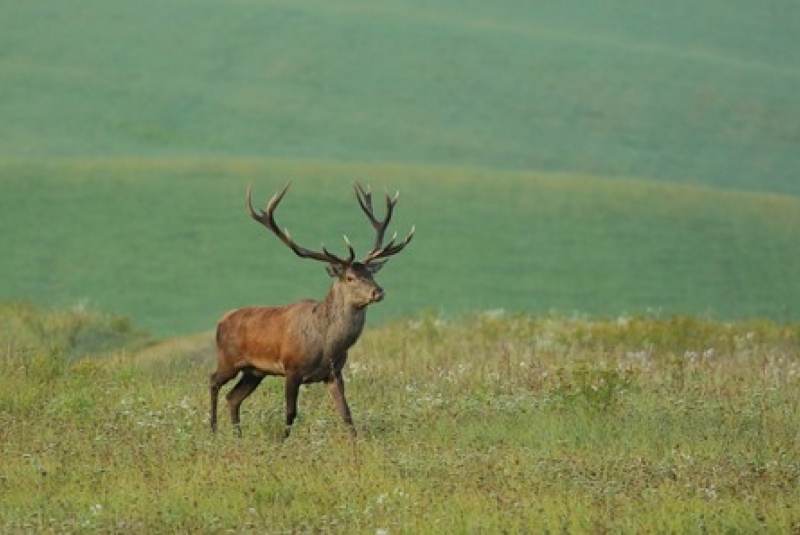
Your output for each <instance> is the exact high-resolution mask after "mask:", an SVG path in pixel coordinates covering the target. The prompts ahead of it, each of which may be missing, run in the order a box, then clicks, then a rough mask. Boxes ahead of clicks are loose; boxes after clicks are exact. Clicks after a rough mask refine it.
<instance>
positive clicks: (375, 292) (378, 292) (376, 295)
mask: <svg viewBox="0 0 800 535" xmlns="http://www.w3.org/2000/svg"><path fill="white" fill-rule="evenodd" d="M385 296H386V292H384V291H383V288H381V287H380V286H378V287H376V288H373V289H372V294H371V295H370V297H371V298H372V302H373V303H377V302H378V301H383V298H384V297H385Z"/></svg>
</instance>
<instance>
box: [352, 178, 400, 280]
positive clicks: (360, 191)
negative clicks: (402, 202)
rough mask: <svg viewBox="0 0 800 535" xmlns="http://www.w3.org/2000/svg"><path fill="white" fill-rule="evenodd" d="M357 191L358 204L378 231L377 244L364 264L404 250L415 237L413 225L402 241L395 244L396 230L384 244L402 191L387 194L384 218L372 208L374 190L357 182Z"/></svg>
mask: <svg viewBox="0 0 800 535" xmlns="http://www.w3.org/2000/svg"><path fill="white" fill-rule="evenodd" d="M355 191H356V199H358V204H359V205H360V206H361V209H362V210H363V211H364V213H365V214H366V216H367V219H369V222H370V223H372V227H373V228H374V229H375V232H376V233H377V236H376V238H375V246H374V247H373V248H372V251H370V252H369V253H367V255H366V256H365V257H364V260H363V261H362V262H363V263H364V264H368V263H370V262H372V261H374V260H377V259H379V258H387V257H389V256H392V255H394V254H397V253H399V252H400V251H402V250H403V248H404V247H405V246H406V245H408V242H410V241H411V238H413V237H414V228H413V227H412V229H411V232H409V234H408V236H406V238H405V239H404V240H403V241H402V242H401V243H399V244H397V245H395V241H396V240H397V233H396V232H395V233H394V235H393V236H392V239H391V240H389V243H387V244H386V245H383V237H384V234H385V233H386V228H387V227H388V226H389V222H390V221H391V220H392V215H393V214H394V207H395V204H397V200H398V199H399V198H400V192H399V191H398V192H395V194H394V196H391V195H389V194H388V193H387V194H386V216H385V217H384V218H383V220H379V219H378V218H377V217H375V210H374V209H373V208H372V192H371V190H370V189H369V186H367V188H366V189H365V188H364V187H363V186H362V185H361V184H359V183H358V182H356V183H355Z"/></svg>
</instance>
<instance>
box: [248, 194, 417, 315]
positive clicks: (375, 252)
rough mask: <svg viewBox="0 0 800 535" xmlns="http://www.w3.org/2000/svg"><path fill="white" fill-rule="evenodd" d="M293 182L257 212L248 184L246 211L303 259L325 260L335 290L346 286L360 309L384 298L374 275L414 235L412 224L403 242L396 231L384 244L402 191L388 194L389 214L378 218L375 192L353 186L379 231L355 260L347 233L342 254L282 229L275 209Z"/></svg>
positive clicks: (345, 289) (362, 206)
mask: <svg viewBox="0 0 800 535" xmlns="http://www.w3.org/2000/svg"><path fill="white" fill-rule="evenodd" d="M290 184H291V183H287V184H286V186H284V187H283V189H282V190H281V191H279V192H277V193H276V194H275V195H273V196H272V198H271V199H270V201H269V203H268V204H267V208H266V210H263V211H258V212H257V211H256V210H255V209H254V208H253V203H252V200H251V188H250V187H248V188H247V210H248V212H249V213H250V217H252V218H253V219H255V220H256V221H258V222H259V223H261V224H262V225H264V226H265V227H267V228H268V229H269V230H270V231H272V233H273V234H275V235H276V236H277V237H278V239H280V240H281V241H282V242H283V243H284V244H285V245H286V246H287V247H289V248H290V249H291V250H292V251H293V252H294V253H295V254H296V255H297V256H299V257H300V258H310V259H312V260H318V261H320V262H324V263H326V264H327V268H326V269H327V272H328V275H330V276H331V277H333V278H334V279H335V282H334V288H335V289H336V290H339V289H343V291H344V294H345V295H346V296H347V300H348V301H350V302H351V303H352V304H354V305H355V306H357V307H359V308H361V307H365V306H367V305H369V304H371V303H374V302H377V301H380V300H382V299H383V297H384V295H385V292H384V291H383V288H381V287H380V286H379V285H378V284H377V283H376V282H375V280H374V278H373V275H374V274H375V273H377V272H378V271H379V270H380V269H381V268H382V267H383V265H384V264H385V263H386V261H387V260H388V259H389V258H390V257H391V256H393V255H396V254H397V253H399V252H400V251H402V250H403V249H404V248H405V246H406V245H408V243H409V242H410V241H411V239H412V238H413V237H414V230H415V228H414V227H411V231H410V232H409V233H408V235H407V236H406V237H405V239H403V240H402V241H401V242H399V243H396V242H397V233H396V232H395V233H394V234H393V235H392V238H391V239H390V240H389V242H388V243H386V244H385V245H384V243H383V241H384V235H385V234H386V228H387V227H388V226H389V223H390V221H391V220H392V214H393V213H394V207H395V204H397V200H398V199H399V197H400V193H399V192H397V193H395V194H394V196H389V195H388V194H387V195H386V215H385V216H384V218H383V219H378V218H377V217H376V216H375V211H374V209H373V206H372V192H371V191H370V189H369V187H367V188H366V189H365V188H364V187H362V186H361V185H360V184H358V183H356V184H355V185H354V189H355V194H356V200H357V201H358V204H359V206H360V207H361V209H362V211H363V212H364V214H365V215H366V216H367V219H368V220H369V222H370V223H371V224H372V227H373V228H374V229H375V232H376V238H375V245H374V246H373V248H372V250H370V251H369V252H368V253H367V254H366V255H364V257H363V258H362V259H361V260H359V261H356V260H355V257H356V254H355V251H354V250H353V245H352V244H351V243H350V240H349V239H348V238H347V235H345V236H344V242H345V244H346V246H347V251H348V252H347V256H346V257H339V256H337V255H335V254H333V253H331V252H330V251H329V250H328V249H327V248H326V247H325V246H324V245H323V246H322V249H321V251H314V250H311V249H307V248H305V247H303V246H301V245H299V244H298V243H297V242H295V241H294V240H293V239H292V238H291V236H290V235H289V230H288V229H286V228H284V229H283V230H281V228H280V227H279V226H278V224H277V223H276V222H275V210H276V208H277V207H278V204H279V203H280V202H281V201H282V200H283V197H284V196H285V195H286V192H287V191H288V189H289V186H290Z"/></svg>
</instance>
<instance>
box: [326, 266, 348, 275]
mask: <svg viewBox="0 0 800 535" xmlns="http://www.w3.org/2000/svg"><path fill="white" fill-rule="evenodd" d="M325 271H327V272H328V275H330V276H331V277H340V276H341V275H342V274H343V273H344V266H340V265H339V264H328V265H327V266H325Z"/></svg>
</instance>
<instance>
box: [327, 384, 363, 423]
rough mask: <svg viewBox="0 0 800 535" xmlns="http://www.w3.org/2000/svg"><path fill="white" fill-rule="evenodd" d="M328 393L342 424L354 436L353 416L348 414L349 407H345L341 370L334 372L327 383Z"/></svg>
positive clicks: (345, 399) (345, 400)
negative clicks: (344, 424)
mask: <svg viewBox="0 0 800 535" xmlns="http://www.w3.org/2000/svg"><path fill="white" fill-rule="evenodd" d="M327 383H328V392H330V395H331V398H332V399H333V404H334V405H336V410H337V411H338V412H339V416H341V417H342V420H344V423H346V424H347V425H348V427H349V428H350V434H351V435H353V436H354V437H355V436H356V428H355V425H354V424H353V416H352V415H351V414H350V407H348V406H347V398H346V397H345V395H344V378H343V377H342V372H341V370H339V371H334V372H333V375H332V376H331V378H330V379H329V380H328V381H327Z"/></svg>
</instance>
